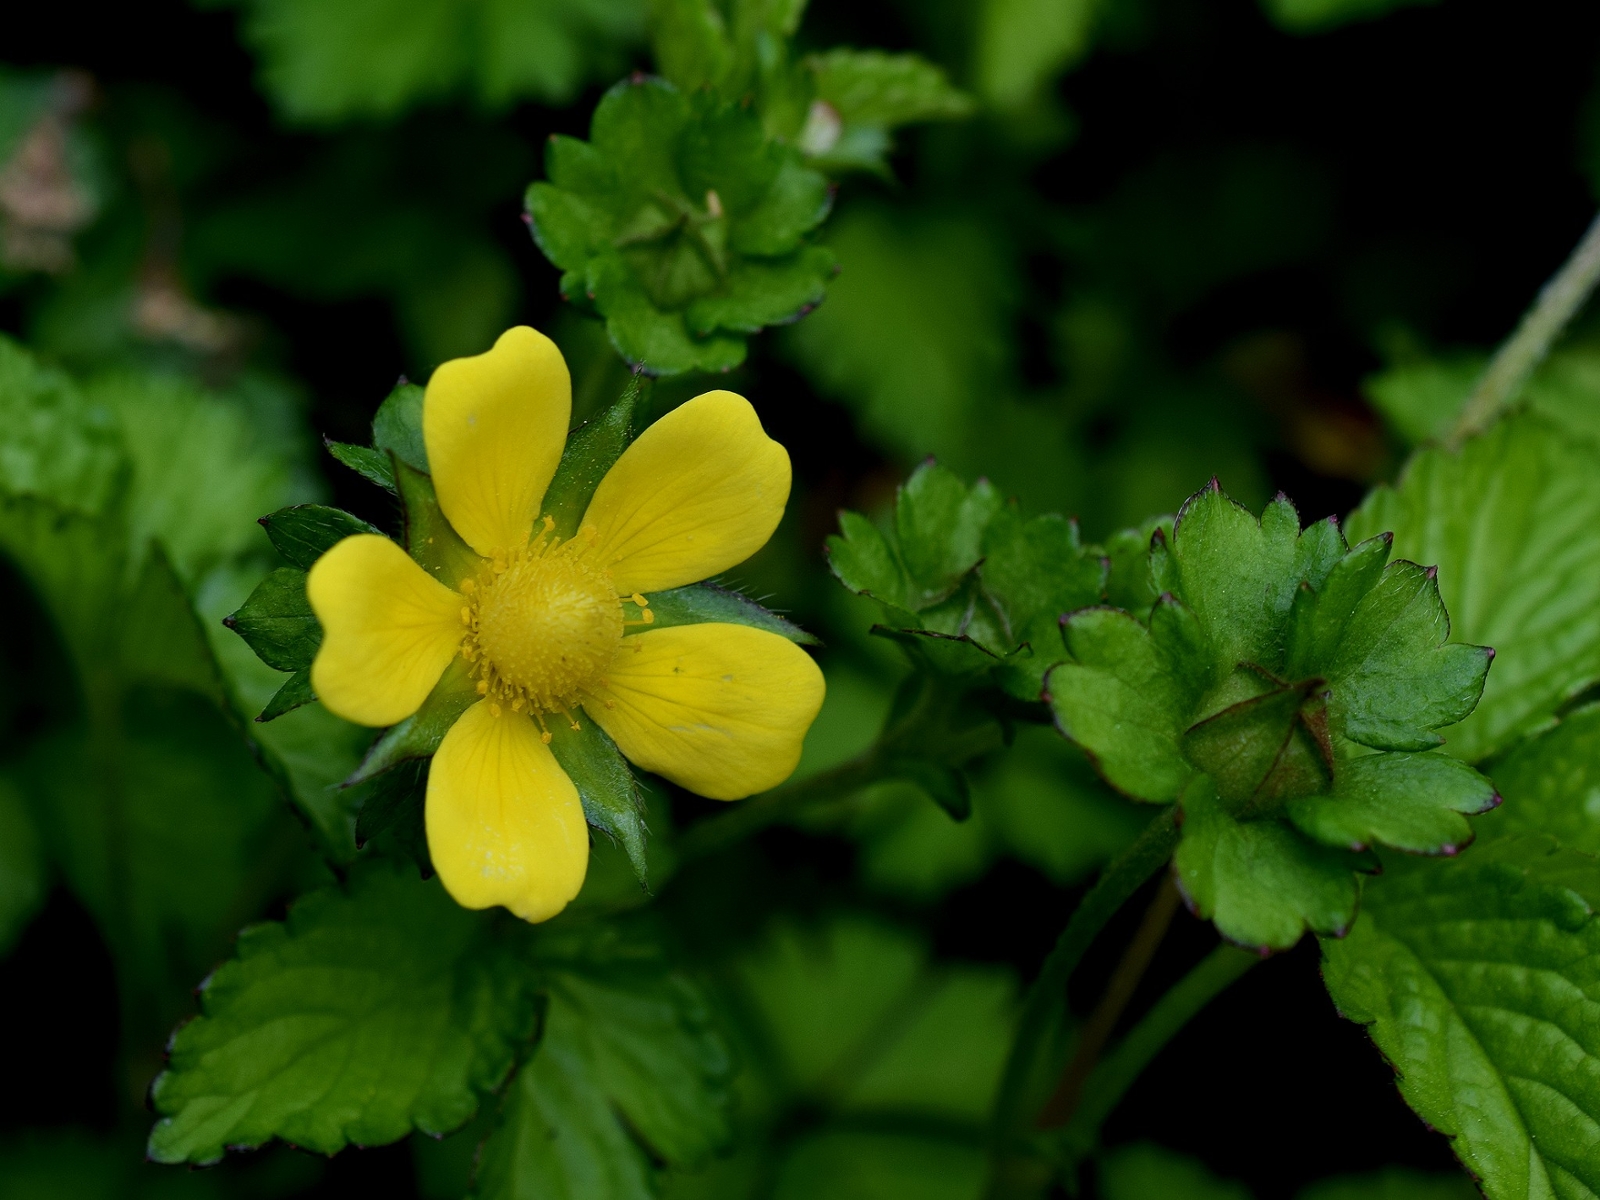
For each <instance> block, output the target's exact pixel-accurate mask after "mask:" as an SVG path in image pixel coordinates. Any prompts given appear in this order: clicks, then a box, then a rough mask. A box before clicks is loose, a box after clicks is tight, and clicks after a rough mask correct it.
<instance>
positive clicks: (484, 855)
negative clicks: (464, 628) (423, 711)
mask: <svg viewBox="0 0 1600 1200" xmlns="http://www.w3.org/2000/svg"><path fill="white" fill-rule="evenodd" d="M426 813H427V824H428V853H429V854H430V855H431V856H432V858H433V869H434V870H436V871H437V872H439V879H440V881H441V882H442V883H443V884H444V886H445V890H446V891H448V892H449V893H450V894H451V895H452V896H454V897H455V900H456V903H457V904H460V905H461V906H463V907H464V908H488V907H490V906H491V905H494V904H503V905H505V906H506V907H507V908H509V909H510V910H511V911H512V912H514V913H516V914H517V916H519V917H521V918H522V919H523V920H524V921H544V920H548V919H549V918H550V917H553V916H555V915H556V914H557V913H558V912H560V911H561V910H562V909H563V908H565V907H566V906H567V902H568V901H569V900H571V899H572V898H573V897H574V896H576V895H577V894H578V889H579V888H580V887H582V886H583V876H584V872H585V871H587V870H588V867H589V830H588V827H587V826H586V825H585V824H584V820H583V804H582V802H581V801H579V799H578V789H577V788H575V787H574V786H573V785H572V780H570V779H568V778H567V776H566V773H565V772H564V771H562V769H561V768H560V767H559V766H558V765H557V764H556V759H555V755H553V754H551V753H550V747H548V746H546V745H545V744H544V742H543V740H542V739H541V738H540V736H539V730H538V728H537V727H536V726H535V725H534V723H533V720H532V718H530V717H529V716H527V715H526V714H525V713H514V712H512V711H511V710H509V709H501V710H500V715H499V716H495V715H494V710H493V709H491V708H490V707H489V701H487V700H480V701H478V703H476V704H474V705H473V706H472V707H471V708H469V709H467V711H466V712H464V713H462V714H461V719H460V720H458V721H457V722H456V723H455V724H454V725H452V726H451V727H450V732H449V733H447V734H445V735H444V741H443V742H441V743H440V744H439V752H438V753H437V754H435V755H434V756H433V768H432V769H431V770H430V771H429V773H428V805H427V810H426Z"/></svg>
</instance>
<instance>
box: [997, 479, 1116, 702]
mask: <svg viewBox="0 0 1600 1200" xmlns="http://www.w3.org/2000/svg"><path fill="white" fill-rule="evenodd" d="M978 573H979V574H980V575H981V576H982V578H983V587H984V592H985V594H986V595H988V597H989V598H990V600H991V601H992V602H993V604H994V606H995V610H996V612H997V613H998V614H999V616H1000V618H1001V620H1002V622H1003V623H1004V626H1005V632H1006V640H1007V641H1008V642H1009V643H1012V644H1018V645H1022V644H1025V645H1027V647H1028V649H1029V652H1030V653H1029V655H1028V657H1027V658H1026V659H1025V660H1023V661H1021V662H1019V663H1018V664H1017V666H1016V669H1015V670H1014V671H1008V672H1007V673H1006V678H1005V679H1004V681H1003V682H1004V685H1005V688H1006V690H1007V691H1008V692H1010V693H1011V694H1012V695H1013V696H1016V697H1017V698H1018V699H1022V700H1037V699H1038V698H1039V695H1040V693H1041V692H1042V691H1043V690H1044V679H1045V675H1046V674H1047V673H1048V672H1049V670H1050V668H1051V667H1053V666H1055V665H1056V664H1057V663H1058V662H1060V661H1061V660H1062V659H1063V658H1065V657H1066V648H1065V644H1064V642H1063V641H1062V637H1061V625H1060V621H1061V618H1062V617H1063V616H1065V615H1066V614H1067V613H1069V612H1073V611H1075V610H1077V609H1080V608H1086V607H1088V606H1089V605H1092V604H1098V603H1099V602H1100V599H1101V597H1102V596H1103V595H1104V592H1105V587H1106V574H1107V567H1106V561H1105V559H1103V558H1102V557H1100V556H1099V555H1098V554H1096V553H1094V552H1093V551H1091V550H1090V549H1089V548H1088V547H1085V546H1084V545H1083V544H1082V543H1081V541H1080V540H1079V537H1078V526H1077V522H1075V521H1069V520H1066V519H1064V518H1062V517H1059V516H1056V515H1054V514H1050V515H1046V516H1041V517H1034V518H1032V519H1031V520H1027V521H1024V520H1023V519H1022V517H1021V514H1020V513H1019V512H1018V511H1017V506H1016V505H1015V504H1014V503H1013V504H1008V505H1006V507H1005V508H1003V509H1001V510H1000V511H999V512H998V513H997V514H996V515H995V517H994V519H993V520H992V521H991V522H990V523H989V527H988V530H987V532H986V534H985V536H984V560H983V565H982V566H981V567H980V568H979V572H978Z"/></svg>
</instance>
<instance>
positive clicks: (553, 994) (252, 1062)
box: [149, 861, 731, 1197]
mask: <svg viewBox="0 0 1600 1200" xmlns="http://www.w3.org/2000/svg"><path fill="white" fill-rule="evenodd" d="M513 1073H515V1079H514V1080H512V1079H511V1077H512V1075H513ZM730 1075H731V1060H730V1058H729V1052H728V1048H727V1045H726V1043H725V1041H724V1040H723V1037H722V1035H721V1034H720V1033H719V1032H718V1031H717V1029H716V1028H715V1026H714V1025H713V1023H712V1019H711V1015H710V1012H709V1010H708V1008H707V1007H706V1003H705V1000H704V999H703V997H702V995H701V993H700V991H699V990H698V988H697V987H696V986H695V985H694V984H693V983H692V982H691V981H690V980H689V979H688V977H687V976H685V975H683V974H682V973H680V972H678V971H676V970H675V969H673V967H672V966H671V965H670V963H669V962H668V961H667V959H666V958H665V957H664V955H663V953H662V951H661V949H660V939H659V937H658V936H657V934H656V932H655V931H653V930H650V929H644V928H637V927H626V928H625V927H623V926H620V925H618V924H616V923H614V922H613V923H609V924H607V925H604V926H598V925H582V924H578V923H576V922H573V921H571V920H568V921H566V922H563V923H561V924H560V926H559V927H552V928H549V929H546V930H541V931H535V930H533V929H531V928H530V927H528V926H526V925H524V924H522V923H520V922H517V921H514V920H511V919H509V918H506V917H505V916H504V915H503V914H501V915H496V914H493V913H475V912H470V911H468V910H465V909H462V908H460V907H459V906H458V905H456V904H455V903H454V902H453V901H452V900H451V899H450V898H449V897H448V896H447V895H446V894H445V892H444V890H443V889H442V888H441V887H440V886H439V884H438V883H437V881H431V882H423V881H420V880H418V879H417V878H416V875H415V873H412V872H406V871H404V870H403V869H401V868H399V867H397V866H395V865H393V864H388V863H384V862H381V861H379V862H373V863H366V864H362V865H361V866H360V867H358V868H357V869H356V870H355V871H354V872H353V873H352V875H351V877H350V880H349V882H348V884H346V885H344V886H338V887H329V888H325V889H322V890H320V891H317V892H313V893H311V894H310V895H308V896H305V897H303V898H302V899H301V900H299V901H298V902H297V903H296V904H295V905H294V906H293V907H292V908H291V910H290V912H289V916H288V919H287V920H286V921H284V922H272V923H267V924H263V925H257V926H253V927H251V928H249V929H247V930H246V931H245V932H244V933H243V934H241V935H240V939H239V945H238V949H237V952H236V954H235V956H234V958H233V959H232V960H230V961H229V962H228V963H226V964H224V965H223V966H222V967H221V968H220V969H218V970H217V971H216V972H215V974H213V975H212V976H211V978H210V979H209V980H208V981H207V983H206V985H205V987H204V988H203V990H202V992H201V1015H200V1016H199V1017H198V1018H197V1019H195V1020H194V1021H192V1022H190V1023H189V1024H187V1025H185V1026H184V1027H183V1028H182V1029H180V1030H179V1031H178V1033H177V1034H176V1035H175V1037H174V1039H173V1042H172V1045H171V1049H170V1056H169V1062H168V1066H167V1069H166V1071H165V1072H164V1073H163V1074H162V1075H161V1076H160V1077H159V1078H158V1079H157V1080H156V1083H155V1085H154V1086H153V1087H152V1089H151V1102H152V1104H153V1105H154V1107H155V1109H156V1111H157V1112H158V1113H159V1114H160V1120H159V1121H158V1122H157V1124H156V1126H155V1128H154V1129H153V1130H152V1131H151V1134H150V1144H149V1150H150V1155H151V1157H152V1158H154V1159H155V1160H157V1161H160V1162H169V1163H175V1162H193V1163H204V1162H211V1161H215V1160H216V1159H218V1158H220V1157H221V1156H222V1155H223V1153H224V1151H225V1150H226V1149H228V1148H231V1147H254V1146H259V1145H262V1144H263V1143H265V1142H267V1141H269V1140H272V1139H275V1138H276V1139H282V1140H284V1141H287V1142H290V1143H291V1144H294V1145H298V1146H302V1147H304V1148H306V1149H310V1150H315V1151H318V1152H321V1153H325V1154H331V1153H334V1152H335V1151H337V1150H339V1149H341V1148H343V1147H344V1146H345V1145H347V1144H350V1143H352V1142H355V1143H358V1144H369V1145H370V1144H377V1143H384V1142H390V1141H394V1140H396V1139H397V1138H399V1137H402V1136H404V1135H405V1134H407V1133H409V1132H410V1131H412V1130H413V1129H415V1130H420V1131H422V1132H424V1133H429V1134H433V1135H435V1136H439V1135H443V1134H446V1133H451V1132H453V1131H455V1130H456V1129H459V1128H460V1127H462V1126H463V1125H465V1124H467V1123H468V1122H469V1121H470V1120H471V1119H472V1118H473V1117H474V1115H475V1114H476V1113H477V1112H478V1111H479V1110H480V1108H481V1107H483V1106H484V1105H485V1104H486V1103H487V1104H488V1106H489V1108H490V1109H491V1111H492V1113H493V1115H492V1119H491V1120H490V1122H489V1132H488V1135H487V1137H486V1139H485V1141H484V1144H483V1146H482V1148H481V1150H480V1152H479V1157H478V1167H477V1171H476V1179H475V1181H474V1188H473V1194H474V1195H477V1196H483V1197H510V1196H520V1195H525V1194H527V1189H528V1187H529V1185H530V1183H535V1184H537V1185H538V1187H539V1188H540V1189H542V1191H543V1192H546V1193H548V1194H553V1195H573V1196H576V1195H605V1196H619V1197H636V1196H637V1197H646V1196H649V1195H651V1194H652V1190H651V1188H650V1187H649V1186H648V1181H649V1178H650V1175H651V1164H652V1163H653V1162H664V1163H669V1164H676V1165H686V1164H694V1163H697V1162H699V1161H701V1160H703V1159H704V1158H705V1157H706V1156H708V1155H709V1154H711V1153H712V1152H714V1151H715V1150H717V1149H719V1148H720V1147H721V1146H722V1145H723V1143H724V1142H725V1141H726V1139H727V1137H728V1133H729V1128H728V1101H729V1097H728V1084H729V1080H730ZM597 1172H598V1173H599V1174H598V1175H597V1174H596V1173H597Z"/></svg>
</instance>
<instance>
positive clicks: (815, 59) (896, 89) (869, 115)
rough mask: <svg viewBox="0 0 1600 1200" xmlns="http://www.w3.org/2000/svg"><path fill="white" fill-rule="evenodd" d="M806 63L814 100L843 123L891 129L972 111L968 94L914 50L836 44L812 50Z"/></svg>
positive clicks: (965, 114)
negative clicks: (813, 81) (824, 50)
mask: <svg viewBox="0 0 1600 1200" xmlns="http://www.w3.org/2000/svg"><path fill="white" fill-rule="evenodd" d="M806 66H807V67H808V68H809V69H810V71H811V73H812V75H813V76H814V77H815V78H816V88H817V99H819V100H821V101H823V102H824V103H826V104H828V105H829V106H831V107H832V108H833V110H834V112H836V113H838V115H839V119H840V120H841V121H843V122H844V123H845V124H847V125H876V126H880V127H882V128H884V129H895V128H898V127H899V126H901V125H909V124H912V123H913V122H917V121H941V120H948V119H950V118H953V117H964V116H967V115H968V114H970V113H971V112H972V100H971V98H970V97H969V96H967V95H966V94H965V93H963V92H961V91H960V90H959V89H957V88H955V87H952V86H951V84H950V80H949V78H948V77H947V76H946V75H945V73H944V71H943V69H942V68H940V67H937V66H935V65H934V64H933V63H930V62H928V61H927V60H926V59H923V58H920V57H918V56H917V55H915V54H885V53H884V52H883V51H881V50H848V49H843V48H840V49H837V50H829V51H828V52H827V53H825V54H813V55H812V56H811V57H810V58H808V59H806Z"/></svg>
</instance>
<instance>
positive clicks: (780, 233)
mask: <svg viewBox="0 0 1600 1200" xmlns="http://www.w3.org/2000/svg"><path fill="white" fill-rule="evenodd" d="M589 136H590V140H589V141H588V142H587V143H585V142H580V141H577V140H576V139H573V138H568V137H556V138H552V139H551V141H550V143H549V145H548V147H547V150H546V155H545V170H546V174H547V175H548V177H549V182H541V183H535V184H533V185H532V186H530V187H529V189H528V192H527V211H528V215H529V218H530V222H531V226H532V231H533V236H534V240H535V242H536V243H537V244H538V246H539V249H540V250H541V251H543V252H544V254H545V256H546V257H547V258H549V259H550V261H551V262H552V263H554V264H555V265H556V266H557V267H559V268H560V269H561V270H562V272H563V276H562V290H563V292H564V294H567V295H569V296H571V295H578V294H581V295H582V296H583V297H584V298H585V299H587V300H588V302H590V303H591V304H592V305H593V306H594V307H595V308H596V309H598V310H599V311H600V312H601V313H602V314H603V315H604V317H605V319H606V329H607V332H608V334H609V335H610V338H611V341H612V344H613V345H614V346H615V347H616V348H617V350H618V352H619V353H621V354H622V356H623V357H624V358H625V359H627V360H628V361H629V362H631V363H635V364H638V365H641V366H642V367H643V368H644V369H645V370H647V371H650V372H651V373H653V374H677V373H680V372H683V371H689V370H702V371H714V370H726V369H728V368H729V367H732V366H735V365H737V364H738V363H739V362H740V361H742V360H743V358H744V353H745V344H744V335H745V334H748V333H750V332H753V331H754V330H755V329H757V328H760V327H762V326H765V325H770V324H775V323H778V322H780V321H784V320H789V319H792V318H794V317H796V316H798V315H799V314H800V313H801V312H803V311H804V310H805V309H806V308H808V307H810V306H812V305H814V304H815V303H816V302H817V301H818V300H820V299H821V297H822V293H823V289H824V288H825V286H826V283H827V280H828V278H829V277H830V276H831V275H832V274H833V269H834V262H833V256H832V253H831V252H830V251H828V250H826V249H825V248H822V247H816V246H808V245H806V244H805V239H806V238H807V236H808V235H809V234H810V232H811V231H812V230H813V229H815V228H816V226H817V225H819V224H820V223H821V222H822V220H823V219H824V218H825V217H826V216H827V214H828V210H829V207H830V205H831V202H832V193H831V190H830V187H829V185H828V181H827V179H826V178H825V177H824V176H822V175H821V174H820V173H818V172H816V171H813V170H811V169H810V168H808V167H806V166H805V165H804V164H803V163H802V162H801V161H800V157H799V152H798V151H797V150H795V149H794V148H792V147H790V146H787V145H785V144H783V143H781V142H779V141H777V140H774V139H773V138H771V137H770V136H769V135H768V132H767V131H766V130H765V129H764V128H763V126H762V122H761V118H760V117H759V116H758V115H757V114H756V113H755V112H753V111H752V110H751V109H750V108H749V107H748V106H746V105H742V104H739V103H734V102H729V101H727V100H724V99H722V98H721V97H720V96H718V95H717V94H716V93H714V92H711V91H693V92H690V93H685V92H682V91H679V90H678V88H677V87H675V86H673V84H671V83H668V82H667V81H666V80H663V79H653V78H649V77H646V76H634V77H633V78H631V79H627V80H624V81H623V82H621V83H619V84H617V85H616V86H615V87H613V88H612V89H611V90H610V91H608V92H607V93H606V94H605V96H604V97H602V99H601V101H600V103H599V105H598V106H597V107H596V108H595V112H594V117H593V121H592V123H591V125H590V131H589Z"/></svg>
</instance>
